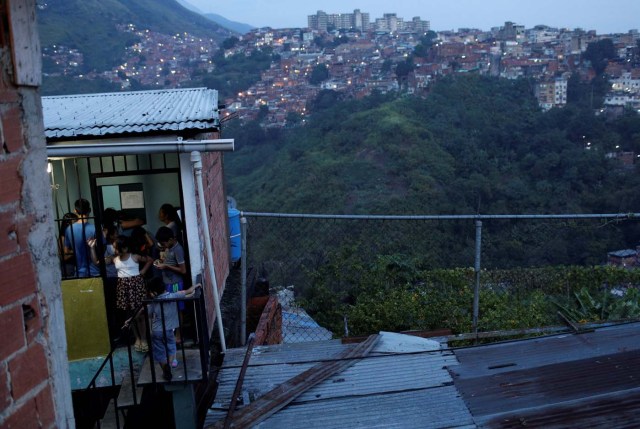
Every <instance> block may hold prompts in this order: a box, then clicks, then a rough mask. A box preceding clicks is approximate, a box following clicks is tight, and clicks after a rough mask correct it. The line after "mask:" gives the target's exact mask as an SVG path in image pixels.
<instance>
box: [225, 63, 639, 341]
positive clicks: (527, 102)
mask: <svg viewBox="0 0 640 429" xmlns="http://www.w3.org/2000/svg"><path fill="white" fill-rule="evenodd" d="M603 87H604V85H601V82H600V81H597V82H593V83H592V84H584V83H581V82H579V81H578V80H576V79H573V80H571V81H570V88H569V89H570V91H569V92H570V95H571V98H570V100H571V103H570V104H569V105H568V106H567V107H566V108H563V109H553V110H551V111H549V112H546V113H544V112H542V111H541V110H540V109H539V108H538V106H537V103H536V100H535V99H534V98H533V96H532V92H533V91H532V83H531V82H529V81H527V80H517V81H508V80H499V79H493V78H488V77H481V76H477V75H464V76H462V75H461V76H456V77H451V78H447V79H444V80H441V81H439V82H438V83H437V84H436V85H435V86H434V87H433V88H432V90H431V93H430V94H429V95H428V97H427V98H417V97H412V96H407V95H398V94H388V95H380V94H374V95H372V96H370V97H368V98H365V99H362V100H350V101H346V102H340V101H338V100H339V96H338V94H336V93H331V92H324V93H321V94H320V95H319V98H318V100H316V101H315V102H312V103H310V104H309V106H308V107H310V108H313V109H315V110H314V111H313V114H312V116H311V117H310V118H308V119H307V124H306V126H303V127H299V128H294V129H289V130H272V129H263V128H262V127H260V126H259V124H258V123H257V122H250V123H246V124H241V123H234V121H231V122H230V123H229V125H228V126H227V127H226V128H225V129H224V130H223V133H224V136H225V137H233V138H235V139H236V145H237V149H236V152H234V153H232V154H228V155H227V156H225V171H226V175H227V183H228V189H227V190H228V193H229V194H230V195H233V196H234V197H235V198H236V200H237V201H238V205H239V208H240V209H241V210H245V211H259V212H269V211H272V212H277V213H332V214H403V215H411V214H431V215H437V214H443V215H444V214H474V213H481V214H557V213H566V214H573V213H576V214H580V213H587V214H588V213H629V212H632V213H635V212H638V211H639V208H640V196H639V195H638V193H637V189H638V186H639V185H640V176H639V175H638V172H637V168H635V167H634V168H631V169H629V168H624V167H623V166H622V164H621V163H620V162H619V161H617V160H615V159H613V158H612V157H609V156H607V154H609V153H613V152H616V151H634V152H635V153H640V118H639V117H638V115H637V113H636V112H635V111H629V112H627V113H626V114H624V115H623V116H621V117H619V118H617V119H607V118H606V117H605V116H594V113H593V112H594V109H592V107H598V103H599V102H601V95H602V91H601V88H603ZM587 143H591V144H590V145H587ZM587 147H591V149H587ZM249 230H250V243H251V245H250V246H251V249H250V256H251V258H252V262H253V263H255V264H256V266H257V267H264V268H265V269H266V270H267V271H268V270H269V267H272V269H273V270H276V271H277V272H276V271H274V272H273V273H272V274H274V277H275V275H276V274H278V276H279V275H280V272H285V271H286V273H287V276H288V277H287V278H286V280H282V281H278V283H277V284H281V283H282V284H286V285H289V284H293V285H295V287H296V293H297V294H298V295H299V298H300V299H302V301H301V303H302V305H303V307H304V308H305V309H307V311H309V312H310V313H311V314H312V315H313V316H314V318H316V320H318V322H320V323H321V325H323V326H325V327H328V328H330V329H332V330H333V331H334V333H336V334H337V335H340V334H342V332H343V327H344V320H345V316H346V318H347V320H348V321H349V327H350V330H351V334H355V335H357V334H367V333H371V332H375V331H377V330H380V329H385V330H402V329H430V328H451V329H453V330H454V332H469V330H470V328H471V320H472V317H471V316H472V308H471V307H472V296H473V292H472V290H473V284H474V272H473V269H469V268H460V267H469V266H470V265H471V264H472V261H473V258H474V253H473V247H474V237H473V227H472V225H467V224H465V225H462V224H460V223H456V222H439V223H429V224H421V225H417V224H414V225H411V226H410V227H409V228H408V230H402V229H401V228H400V227H399V226H398V225H389V224H386V225H385V224H384V223H376V224H373V223H368V224H367V223H365V222H358V223H356V222H351V223H349V224H348V225H347V224H345V223H338V222H332V223H330V222H325V223H320V222H316V223H311V222H303V221H299V222H284V221H279V220H277V219H274V220H272V221H268V220H267V219H266V218H257V219H256V218H251V219H250V225H249ZM639 237H640V228H639V227H638V224H637V222H635V221H633V220H632V221H628V222H621V223H611V222H609V223H607V222H600V223H598V222H597V221H595V222H594V223H590V224H586V223H580V222H563V223H562V224H553V223H550V222H542V223H538V222H519V221H507V220H500V221H492V222H485V223H484V225H483V246H482V255H483V256H482V258H483V268H484V269H486V271H484V270H483V273H482V284H483V288H482V293H481V298H480V302H481V313H480V326H479V328H480V330H492V329H520V328H529V327H537V326H542V325H556V324H559V323H560V322H559V320H558V318H557V314H556V313H557V311H558V310H559V309H560V310H562V311H563V313H564V314H566V315H567V317H568V318H570V319H572V320H574V321H575V322H580V321H585V320H589V321H594V320H604V319H615V318H622V317H638V316H639V315H640V309H639V308H638V306H637V303H635V304H634V301H633V300H634V299H635V298H633V297H634V296H636V297H637V293H636V295H634V289H631V290H630V292H629V293H630V295H625V297H626V298H621V299H613V298H611V297H610V294H609V288H610V287H613V286H616V285H629V284H638V278H637V273H636V272H635V271H629V270H623V269H615V268H611V267H609V268H611V269H609V268H602V267H598V265H600V264H601V263H602V262H603V260H604V258H605V257H606V254H607V252H608V251H611V250H617V249H622V248H633V247H635V246H636V244H637V242H638V238H639ZM387 243H390V244H391V246H386V244H387ZM402 243H404V244H402ZM607 285H609V286H607ZM629 297H631V298H629Z"/></svg>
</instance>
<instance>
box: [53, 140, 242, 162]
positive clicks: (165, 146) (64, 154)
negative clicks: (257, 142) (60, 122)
mask: <svg viewBox="0 0 640 429" xmlns="http://www.w3.org/2000/svg"><path fill="white" fill-rule="evenodd" d="M234 142H235V141H234V139H212V140H182V138H181V137H177V138H175V139H173V140H164V139H163V140H154V139H148V140H147V139H145V140H138V141H128V142H127V141H118V140H99V141H95V142H92V141H81V142H75V143H49V144H48V145H47V157H49V158H69V157H83V156H111V155H146V154H158V153H176V152H178V153H191V152H194V151H197V152H229V151H233V150H234Z"/></svg>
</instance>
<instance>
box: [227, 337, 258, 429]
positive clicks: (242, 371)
mask: <svg viewBox="0 0 640 429" xmlns="http://www.w3.org/2000/svg"><path fill="white" fill-rule="evenodd" d="M255 340H256V334H255V333H253V334H251V335H249V343H248V344H247V352H246V353H245V355H244V360H243V361H242V367H241V368H240V375H239V376H238V382H237V383H236V388H235V389H234V390H233V396H232V397H231V405H229V410H228V411H227V417H226V418H225V419H224V429H228V428H229V427H230V425H231V420H232V418H233V413H234V412H235V410H236V404H237V403H238V396H240V391H241V390H242V384H243V383H244V375H245V374H246V372H247V367H248V366H249V359H250V358H251V352H252V351H253V344H254V342H255Z"/></svg>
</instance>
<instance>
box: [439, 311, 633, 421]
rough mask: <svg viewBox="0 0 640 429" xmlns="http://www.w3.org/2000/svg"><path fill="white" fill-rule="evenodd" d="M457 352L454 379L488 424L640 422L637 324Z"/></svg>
mask: <svg viewBox="0 0 640 429" xmlns="http://www.w3.org/2000/svg"><path fill="white" fill-rule="evenodd" d="M455 354H456V357H457V358H458V361H459V365H457V366H455V367H451V368H450V372H451V374H452V376H453V380H454V384H455V386H456V388H457V389H458V391H459V392H460V394H461V395H462V397H463V398H464V400H465V402H466V404H467V406H468V407H469V410H470V411H471V413H472V414H473V416H474V419H475V420H476V422H477V423H478V424H480V425H481V426H483V427H495V428H507V427H521V426H524V425H528V426H529V427H532V426H533V427H614V426H611V421H612V419H616V420H617V421H618V423H617V424H616V425H615V427H638V425H640V324H637V323H635V324H628V325H622V326H614V327H607V328H601V329H598V330H596V331H594V332H587V333H581V334H572V335H555V336H549V337H544V338H538V339H535V340H525V341H516V342H510V343H503V344H495V345H488V346H482V347H477V348H468V349H461V350H456V351H455ZM621 399H624V401H622V400H621ZM593 410H598V411H597V412H596V411H593ZM535 422H537V423H535ZM536 425H537V426H536Z"/></svg>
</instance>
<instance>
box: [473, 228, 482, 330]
mask: <svg viewBox="0 0 640 429" xmlns="http://www.w3.org/2000/svg"><path fill="white" fill-rule="evenodd" d="M481 249H482V221H481V220H476V260H475V264H474V270H475V274H476V284H475V288H474V290H473V333H474V334H476V335H477V334H478V315H479V314H480V251H481Z"/></svg>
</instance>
